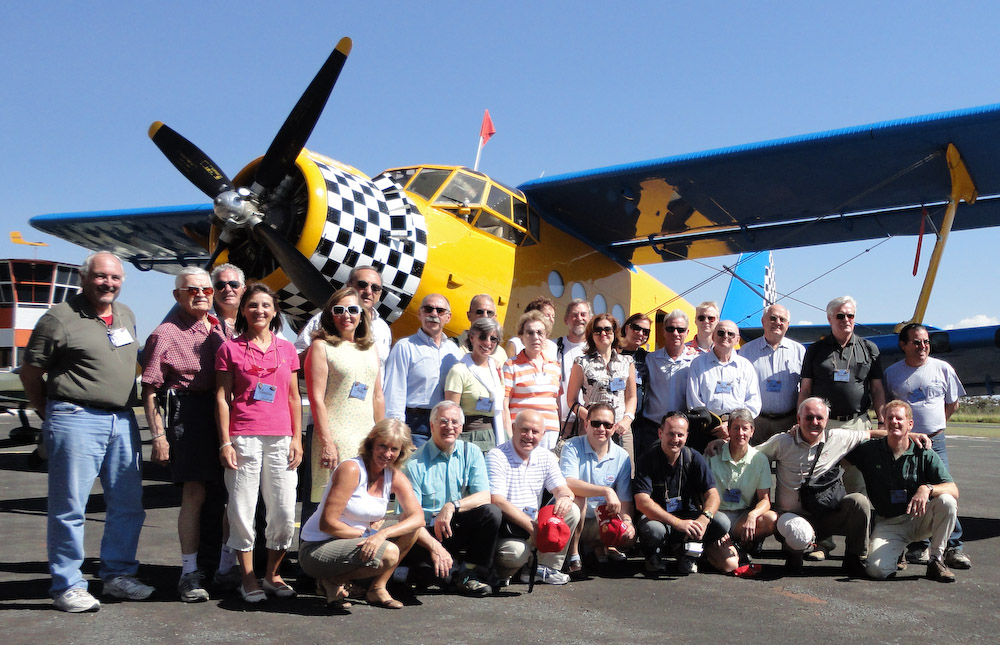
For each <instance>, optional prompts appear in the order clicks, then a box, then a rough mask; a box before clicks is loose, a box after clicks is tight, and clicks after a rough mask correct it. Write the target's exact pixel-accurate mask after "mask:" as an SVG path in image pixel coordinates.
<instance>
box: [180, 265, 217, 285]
mask: <svg viewBox="0 0 1000 645" xmlns="http://www.w3.org/2000/svg"><path fill="white" fill-rule="evenodd" d="M189 275H201V276H205V277H206V278H208V280H209V282H211V280H212V276H210V275H208V271H206V270H205V269H202V268H201V267H184V268H183V269H181V272H180V273H178V274H177V277H176V278H174V289H180V288H181V285H182V284H183V283H184V278H186V277H188V276H189Z"/></svg>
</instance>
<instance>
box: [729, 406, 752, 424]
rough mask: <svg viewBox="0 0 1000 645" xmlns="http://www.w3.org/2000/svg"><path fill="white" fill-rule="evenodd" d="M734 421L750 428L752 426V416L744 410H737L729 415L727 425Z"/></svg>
mask: <svg viewBox="0 0 1000 645" xmlns="http://www.w3.org/2000/svg"><path fill="white" fill-rule="evenodd" d="M734 421H743V422H744V423H749V424H750V427H751V428H752V427H753V426H754V422H753V414H751V413H750V410H747V409H746V408H738V409H736V410H733V411H732V412H730V413H729V425H733V422H734Z"/></svg>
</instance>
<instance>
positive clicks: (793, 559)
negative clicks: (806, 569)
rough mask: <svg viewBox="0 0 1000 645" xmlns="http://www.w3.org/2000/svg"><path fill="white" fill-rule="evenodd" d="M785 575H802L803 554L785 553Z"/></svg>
mask: <svg viewBox="0 0 1000 645" xmlns="http://www.w3.org/2000/svg"><path fill="white" fill-rule="evenodd" d="M785 573H786V574H793V575H794V574H799V573H802V552H801V551H794V552H786V553H785Z"/></svg>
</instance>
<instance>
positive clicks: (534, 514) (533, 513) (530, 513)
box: [521, 506, 538, 519]
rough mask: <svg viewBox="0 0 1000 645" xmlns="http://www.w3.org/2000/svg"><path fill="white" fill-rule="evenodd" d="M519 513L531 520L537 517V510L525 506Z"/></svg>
mask: <svg viewBox="0 0 1000 645" xmlns="http://www.w3.org/2000/svg"><path fill="white" fill-rule="evenodd" d="M521 511H522V512H523V513H524V514H525V515H527V516H528V517H530V518H531V519H535V518H536V517H538V509H537V508H535V507H534V506H525V507H524V508H522V509H521Z"/></svg>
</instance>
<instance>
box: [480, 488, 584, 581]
mask: <svg viewBox="0 0 1000 645" xmlns="http://www.w3.org/2000/svg"><path fill="white" fill-rule="evenodd" d="M563 521H564V522H566V524H567V525H568V526H569V532H570V535H572V534H573V531H575V530H576V525H577V524H579V523H580V509H579V508H577V507H576V505H575V504H574V505H573V506H571V507H570V509H569V511H568V512H567V513H566V517H564V518H563ZM567 549H569V541H567V542H566V548H564V549H563V550H562V551H559V552H558V553H539V554H538V564H539V565H544V566H546V567H549V568H550V569H555V570H556V571H559V570H560V569H562V567H563V562H565V560H566V550H567ZM530 557H531V547H530V546H529V544H528V540H521V539H518V538H513V537H507V538H500V540H499V541H498V542H497V554H496V557H495V558H493V563H494V567H495V568H496V571H497V575H498V576H500V577H502V578H506V577H508V576H512V575H514V574H515V573H517V570H518V569H520V568H521V567H523V566H524V565H525V564H526V563H527V562H528V560H529V559H530ZM532 574H534V572H532Z"/></svg>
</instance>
